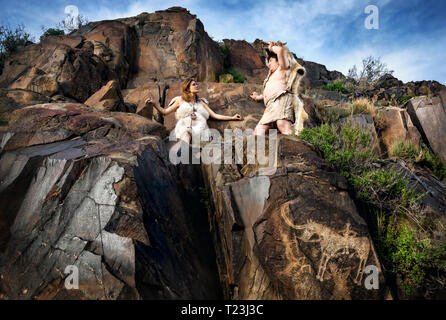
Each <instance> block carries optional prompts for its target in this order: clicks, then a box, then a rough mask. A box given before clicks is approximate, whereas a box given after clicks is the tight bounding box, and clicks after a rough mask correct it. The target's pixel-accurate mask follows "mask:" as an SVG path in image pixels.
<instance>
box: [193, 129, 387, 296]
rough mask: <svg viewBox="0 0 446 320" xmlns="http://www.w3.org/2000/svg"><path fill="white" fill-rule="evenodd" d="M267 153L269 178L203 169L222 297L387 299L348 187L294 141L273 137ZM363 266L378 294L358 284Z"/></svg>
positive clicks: (233, 169)
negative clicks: (370, 269) (373, 274)
mask: <svg viewBox="0 0 446 320" xmlns="http://www.w3.org/2000/svg"><path fill="white" fill-rule="evenodd" d="M269 145H270V146H271V139H270V140H269ZM221 148H222V150H223V147H221ZM270 152H273V154H274V155H276V156H273V157H272V159H274V158H276V159H277V162H276V168H275V169H276V170H275V171H273V172H271V173H270V174H265V173H264V174H261V173H260V169H259V170H254V171H252V170H250V169H246V167H249V166H252V165H250V164H247V163H246V162H245V163H243V164H241V165H237V166H235V165H231V164H218V163H215V164H214V163H212V164H202V171H203V175H204V177H205V181H206V186H207V188H208V190H209V193H210V195H211V199H212V206H211V207H210V209H209V215H210V221H211V225H212V229H213V230H215V231H214V232H216V233H217V235H214V241H215V243H216V251H217V259H218V261H220V264H219V273H220V278H221V281H222V284H223V289H224V294H225V298H226V299H384V298H388V297H391V296H390V294H389V289H388V288H387V287H386V285H385V279H384V276H383V274H382V269H381V266H380V262H379V260H378V257H377V253H376V250H375V248H374V245H373V242H372V239H371V237H370V235H369V232H368V228H367V224H366V223H365V221H364V220H363V218H361V216H360V215H359V213H358V210H357V208H356V206H355V203H354V202H353V199H352V198H351V197H350V195H349V193H348V189H349V186H348V183H347V181H346V180H345V179H344V178H343V177H342V176H341V175H340V174H338V173H337V172H335V171H333V168H332V166H331V165H329V164H328V163H326V162H325V161H324V160H322V159H321V158H320V157H319V156H318V155H317V153H316V152H315V151H314V149H313V148H312V147H311V146H309V145H308V144H307V143H305V142H304V141H302V140H300V139H297V138H295V137H290V136H282V135H279V136H278V141H277V149H273V150H271V148H270V149H269V151H268V153H270ZM270 159H271V158H270ZM270 165H271V163H270ZM369 265H373V266H375V267H376V270H377V271H378V274H377V276H378V278H377V281H379V289H378V290H376V289H374V290H367V289H366V287H365V285H364V283H365V281H366V280H365V277H366V276H365V273H364V268H365V267H366V266H369Z"/></svg>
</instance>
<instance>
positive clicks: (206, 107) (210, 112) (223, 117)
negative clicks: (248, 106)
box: [201, 100, 243, 120]
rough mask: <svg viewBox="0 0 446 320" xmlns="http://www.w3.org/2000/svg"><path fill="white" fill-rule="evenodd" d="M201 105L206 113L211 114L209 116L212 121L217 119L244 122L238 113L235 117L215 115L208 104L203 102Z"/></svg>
mask: <svg viewBox="0 0 446 320" xmlns="http://www.w3.org/2000/svg"><path fill="white" fill-rule="evenodd" d="M201 103H202V104H203V106H204V108H205V109H206V111H207V112H209V116H210V117H211V118H212V119H215V120H243V117H242V116H241V115H239V114H238V113H237V114H235V115H233V116H225V115H222V114H218V113H215V112H214V111H212V109H211V108H209V106H208V105H207V103H206V102H204V101H203V100H202V101H201Z"/></svg>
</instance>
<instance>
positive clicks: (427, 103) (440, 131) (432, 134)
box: [406, 96, 446, 163]
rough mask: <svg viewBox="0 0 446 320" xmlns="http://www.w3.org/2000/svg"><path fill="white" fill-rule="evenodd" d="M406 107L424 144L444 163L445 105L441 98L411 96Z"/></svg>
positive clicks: (445, 143) (445, 147) (445, 154)
mask: <svg viewBox="0 0 446 320" xmlns="http://www.w3.org/2000/svg"><path fill="white" fill-rule="evenodd" d="M406 109H407V112H408V113H409V115H410V117H411V119H412V122H413V124H414V125H415V126H416V127H417V128H418V131H419V132H420V133H421V136H422V137H423V139H424V141H425V142H426V144H428V145H429V146H430V147H431V148H432V150H433V151H434V152H435V153H437V154H438V155H439V156H440V158H441V160H442V161H443V162H445V163H446V140H445V139H444V137H445V132H446V107H445V105H443V103H442V101H441V98H440V97H438V96H435V97H417V98H413V99H411V100H410V101H408V102H407V104H406Z"/></svg>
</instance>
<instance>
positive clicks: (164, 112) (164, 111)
mask: <svg viewBox="0 0 446 320" xmlns="http://www.w3.org/2000/svg"><path fill="white" fill-rule="evenodd" d="M180 100H181V98H178V99H176V100H175V102H174V103H173V104H171V105H169V106H168V107H167V108H166V109H164V108H163V107H161V106H159V105H157V104H156V103H155V102H153V101H152V97H150V96H149V97H148V98H147V99H146V101H145V104H146V106H149V105H152V106H153V107H155V108H156V110H158V111H159V112H160V113H161V114H162V115H164V116H166V115H168V114H170V113H172V112H175V111H176V110H177V109H178V107H179V106H180Z"/></svg>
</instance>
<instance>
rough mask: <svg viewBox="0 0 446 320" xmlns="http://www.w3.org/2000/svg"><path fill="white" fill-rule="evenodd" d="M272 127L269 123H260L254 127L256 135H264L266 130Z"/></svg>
mask: <svg viewBox="0 0 446 320" xmlns="http://www.w3.org/2000/svg"><path fill="white" fill-rule="evenodd" d="M270 128H271V125H269V124H258V125H257V126H256V128H255V129H254V135H256V136H264V135H266V132H267V131H268V130H269V129H270Z"/></svg>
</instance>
